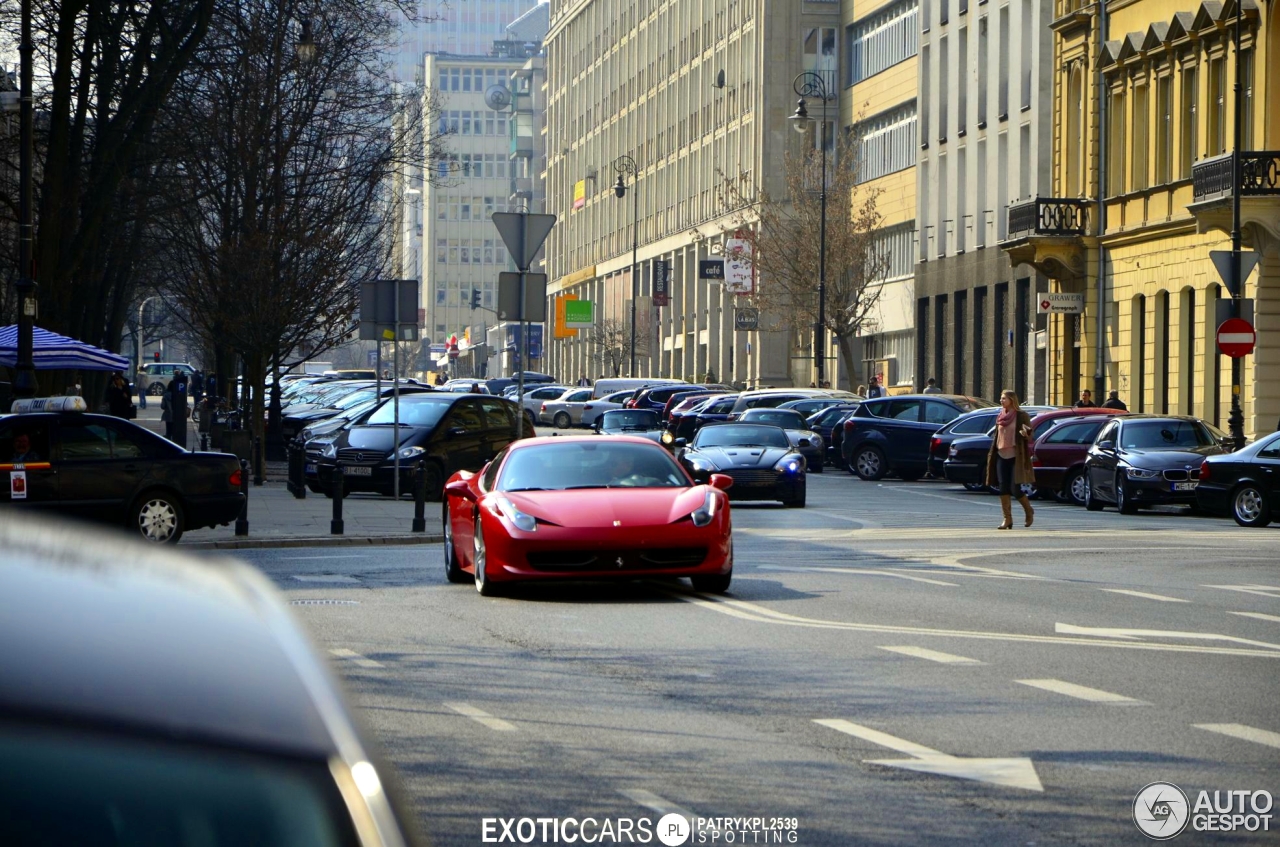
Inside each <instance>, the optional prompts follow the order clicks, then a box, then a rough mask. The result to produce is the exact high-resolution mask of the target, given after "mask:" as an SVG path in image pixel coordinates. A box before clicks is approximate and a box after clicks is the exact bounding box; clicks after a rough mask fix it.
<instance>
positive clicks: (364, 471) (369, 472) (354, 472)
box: [342, 465, 373, 476]
mask: <svg viewBox="0 0 1280 847" xmlns="http://www.w3.org/2000/svg"><path fill="white" fill-rule="evenodd" d="M342 470H343V471H344V472H345V473H346V474H347V475H348V476H373V468H365V467H361V466H360V465H348V466H346V467H343V469H342Z"/></svg>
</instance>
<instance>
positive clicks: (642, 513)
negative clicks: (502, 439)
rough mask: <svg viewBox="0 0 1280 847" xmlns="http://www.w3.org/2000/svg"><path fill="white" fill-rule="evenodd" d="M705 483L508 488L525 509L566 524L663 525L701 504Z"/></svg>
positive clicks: (546, 519)
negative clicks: (554, 488)
mask: <svg viewBox="0 0 1280 847" xmlns="http://www.w3.org/2000/svg"><path fill="white" fill-rule="evenodd" d="M705 491H706V489H705V487H704V486H701V485H695V486H693V487H692V488H581V489H577V490H574V491H507V492H501V493H502V495H503V496H505V497H506V498H507V499H509V500H510V501H511V502H512V503H514V504H515V506H516V508H518V509H519V510H520V511H522V512H526V513H528V514H530V515H533V516H534V517H535V518H538V519H539V520H543V521H546V522H547V523H552V524H556V525H558V526H563V527H577V528H602V527H636V526H653V527H660V526H665V525H666V524H669V523H673V522H675V521H677V520H680V519H681V518H683V517H684V516H685V515H688V514H689V513H690V512H692V511H693V510H694V509H697V508H698V507H699V506H701V505H702V503H703V500H704V499H705V497H706V494H705Z"/></svg>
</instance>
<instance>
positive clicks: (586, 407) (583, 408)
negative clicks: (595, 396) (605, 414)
mask: <svg viewBox="0 0 1280 847" xmlns="http://www.w3.org/2000/svg"><path fill="white" fill-rule="evenodd" d="M594 408H595V406H592V405H591V404H590V403H588V404H587V405H585V406H583V407H582V411H584V412H586V411H590V410H591V409H594Z"/></svg>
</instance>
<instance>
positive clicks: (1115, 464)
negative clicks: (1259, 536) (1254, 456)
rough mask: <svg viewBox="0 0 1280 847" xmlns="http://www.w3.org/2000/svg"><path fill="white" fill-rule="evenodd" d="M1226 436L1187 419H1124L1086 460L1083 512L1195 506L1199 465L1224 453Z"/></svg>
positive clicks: (1113, 423)
mask: <svg viewBox="0 0 1280 847" xmlns="http://www.w3.org/2000/svg"><path fill="white" fill-rule="evenodd" d="M1226 438H1227V434H1226V433H1224V432H1222V431H1221V430H1216V429H1215V428H1214V427H1211V426H1210V425H1209V424H1207V423H1205V422H1204V421H1202V420H1199V419H1197V418H1192V417H1185V416H1181V415H1178V416H1174V415H1170V416H1159V417H1158V416H1155V415H1124V416H1122V417H1118V418H1116V419H1115V420H1112V421H1110V422H1108V423H1107V425H1106V426H1105V427H1103V429H1102V431H1101V432H1099V433H1098V437H1097V440H1095V441H1094V442H1093V446H1092V447H1090V448H1089V457H1088V458H1087V459H1085V463H1084V473H1085V477H1084V479H1085V488H1084V507H1085V508H1086V509H1088V510H1089V511H1091V512H1096V511H1098V510H1099V509H1101V508H1102V507H1103V506H1104V505H1105V504H1108V503H1114V504H1115V507H1116V509H1117V510H1119V511H1120V513H1121V514H1126V515H1127V514H1132V513H1134V512H1136V511H1137V510H1138V509H1140V508H1145V507H1149V506H1157V505H1161V504H1166V503H1181V504H1184V505H1191V506H1194V505H1195V504H1196V488H1197V487H1198V486H1199V484H1200V465H1201V463H1202V462H1203V461H1204V460H1205V458H1206V457H1207V456H1216V455H1220V454H1222V453H1225V452H1226V449H1225V448H1224V447H1223V442H1224V441H1225V440H1226Z"/></svg>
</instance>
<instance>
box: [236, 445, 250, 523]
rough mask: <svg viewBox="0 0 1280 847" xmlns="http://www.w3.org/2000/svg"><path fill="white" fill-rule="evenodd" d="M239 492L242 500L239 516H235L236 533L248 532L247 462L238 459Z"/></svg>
mask: <svg viewBox="0 0 1280 847" xmlns="http://www.w3.org/2000/svg"><path fill="white" fill-rule="evenodd" d="M240 493H241V494H243V495H244V501H243V502H242V503H241V504H240V517H238V518H236V535H248V534H249V463H248V462H247V461H245V460H244V459H241V460H240Z"/></svg>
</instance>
